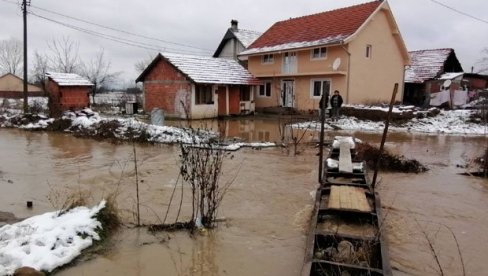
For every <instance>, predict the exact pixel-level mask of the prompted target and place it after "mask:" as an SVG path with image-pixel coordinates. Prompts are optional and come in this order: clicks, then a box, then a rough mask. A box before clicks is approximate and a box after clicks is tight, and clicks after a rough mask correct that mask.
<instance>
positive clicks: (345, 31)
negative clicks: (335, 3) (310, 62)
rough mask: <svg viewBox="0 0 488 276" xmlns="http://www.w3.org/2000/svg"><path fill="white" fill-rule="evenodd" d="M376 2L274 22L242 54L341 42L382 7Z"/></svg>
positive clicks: (379, 2)
mask: <svg viewBox="0 0 488 276" xmlns="http://www.w3.org/2000/svg"><path fill="white" fill-rule="evenodd" d="M383 3H384V2H383V1H373V2H368V3H364V4H360V5H355V6H351V7H346V8H341V9H336V10H331V11H326V12H322V13H317V14H313V15H308V16H302V17H298V18H293V19H289V20H284V21H280V22H277V23H275V24H274V25H273V26H271V28H269V29H268V30H267V31H266V32H265V33H264V34H263V35H262V36H260V37H259V38H258V39H257V40H256V41H254V43H252V44H251V45H250V46H249V49H248V50H246V51H244V52H242V53H241V55H251V54H257V53H265V52H273V51H280V50H285V49H298V48H304V47H313V46H319V45H327V44H335V43H341V42H343V41H345V40H347V39H348V38H350V37H352V36H354V34H355V33H356V32H357V31H359V30H360V28H361V26H363V25H364V24H365V22H366V21H367V20H368V18H370V17H371V16H372V15H373V14H374V12H375V11H376V10H378V8H379V7H380V6H381V5H382V4H383Z"/></svg>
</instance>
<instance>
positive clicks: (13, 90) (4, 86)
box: [0, 74, 45, 99]
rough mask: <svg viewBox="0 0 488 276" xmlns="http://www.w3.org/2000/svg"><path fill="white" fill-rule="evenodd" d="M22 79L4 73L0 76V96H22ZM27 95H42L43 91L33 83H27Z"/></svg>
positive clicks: (14, 97) (17, 97)
mask: <svg viewBox="0 0 488 276" xmlns="http://www.w3.org/2000/svg"><path fill="white" fill-rule="evenodd" d="M23 93H24V81H23V80H22V79H21V78H19V77H17V76H15V75H12V74H5V75H3V76H2V77H0V98H13V99H20V98H23V96H24V94H23ZM27 95H28V96H29V97H43V96H45V93H44V91H43V90H42V89H41V88H40V87H37V86H35V85H32V84H27Z"/></svg>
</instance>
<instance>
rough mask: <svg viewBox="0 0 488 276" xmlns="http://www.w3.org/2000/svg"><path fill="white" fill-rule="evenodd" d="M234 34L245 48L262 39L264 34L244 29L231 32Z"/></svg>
mask: <svg viewBox="0 0 488 276" xmlns="http://www.w3.org/2000/svg"><path fill="white" fill-rule="evenodd" d="M231 31H232V33H233V34H234V35H235V36H236V38H237V39H238V40H239V41H240V42H241V43H242V46H244V47H245V48H247V47H249V45H251V44H252V43H253V42H254V41H256V39H258V37H260V36H261V35H262V34H263V33H261V32H256V31H251V30H244V29H237V30H231Z"/></svg>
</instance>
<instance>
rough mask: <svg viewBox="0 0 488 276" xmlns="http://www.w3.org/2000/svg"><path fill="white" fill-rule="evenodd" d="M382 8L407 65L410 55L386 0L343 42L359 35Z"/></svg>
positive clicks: (347, 41) (348, 41)
mask: <svg viewBox="0 0 488 276" xmlns="http://www.w3.org/2000/svg"><path fill="white" fill-rule="evenodd" d="M382 10H385V11H386V15H387V20H388V23H389V24H391V26H390V27H391V28H392V29H393V35H394V39H395V40H396V41H397V44H398V45H399V48H400V52H401V53H402V57H403V62H404V64H405V65H409V64H410V55H409V54H408V49H407V46H406V44H405V41H404V40H403V38H402V36H401V34H400V30H399V28H398V24H397V23H396V21H395V17H394V16H393V13H392V12H391V9H390V6H389V5H388V2H387V1H383V2H382V3H381V4H380V5H378V7H377V8H376V10H375V11H374V12H372V13H371V14H370V15H369V16H368V18H367V19H366V20H365V21H364V22H363V24H361V26H359V28H358V29H357V30H356V31H355V32H354V33H353V34H351V35H350V36H348V37H347V38H346V39H344V43H345V44H347V43H350V42H351V41H353V40H354V39H355V38H356V37H357V36H358V35H359V33H361V32H362V31H363V30H364V29H365V28H366V26H367V25H368V24H369V22H371V21H372V20H373V18H374V17H375V16H376V15H377V14H378V13H379V12H380V11H382Z"/></svg>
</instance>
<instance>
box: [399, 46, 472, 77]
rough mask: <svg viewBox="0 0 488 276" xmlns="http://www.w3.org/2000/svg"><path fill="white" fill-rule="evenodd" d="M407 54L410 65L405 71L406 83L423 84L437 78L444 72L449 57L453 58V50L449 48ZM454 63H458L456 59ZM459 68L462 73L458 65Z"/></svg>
mask: <svg viewBox="0 0 488 276" xmlns="http://www.w3.org/2000/svg"><path fill="white" fill-rule="evenodd" d="M409 54H410V61H411V63H410V66H409V67H408V68H407V69H406V70H405V82H408V83H423V82H424V81H426V80H430V79H434V78H437V77H439V76H440V75H441V74H442V73H444V72H445V68H444V67H445V64H446V62H447V61H448V59H449V57H451V56H454V57H452V58H455V54H454V50H453V49H450V48H444V49H430V50H419V51H412V52H409ZM456 62H457V63H459V62H458V61H457V59H456ZM459 68H460V69H461V70H460V71H462V68H461V67H460V65H459ZM456 71H458V70H456Z"/></svg>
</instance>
